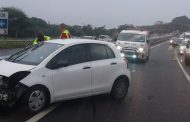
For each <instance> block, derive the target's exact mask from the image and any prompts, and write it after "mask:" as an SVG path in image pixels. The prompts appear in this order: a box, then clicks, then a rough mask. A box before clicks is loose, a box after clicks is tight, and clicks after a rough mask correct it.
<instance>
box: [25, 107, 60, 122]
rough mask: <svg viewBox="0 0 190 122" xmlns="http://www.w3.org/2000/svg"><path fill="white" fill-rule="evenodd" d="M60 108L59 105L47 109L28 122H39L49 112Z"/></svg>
mask: <svg viewBox="0 0 190 122" xmlns="http://www.w3.org/2000/svg"><path fill="white" fill-rule="evenodd" d="M58 106H59V104H56V105H52V106H50V107H49V108H47V109H45V110H43V111H41V112H40V113H38V114H36V115H34V116H33V117H32V118H30V119H29V120H27V121H26V122H37V121H38V120H40V119H41V118H42V117H44V116H45V115H47V114H48V113H49V112H51V111H53V110H54V109H55V108H56V107H58Z"/></svg>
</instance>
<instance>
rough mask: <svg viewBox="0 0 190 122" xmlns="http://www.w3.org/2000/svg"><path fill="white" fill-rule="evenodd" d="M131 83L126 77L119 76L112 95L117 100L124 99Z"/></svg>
mask: <svg viewBox="0 0 190 122" xmlns="http://www.w3.org/2000/svg"><path fill="white" fill-rule="evenodd" d="M128 87H129V83H128V81H127V79H126V78H119V79H117V80H116V81H115V83H114V85H113V87H112V91H111V96H112V98H113V99H115V100H123V99H124V98H125V96H126V94H127V92H128Z"/></svg>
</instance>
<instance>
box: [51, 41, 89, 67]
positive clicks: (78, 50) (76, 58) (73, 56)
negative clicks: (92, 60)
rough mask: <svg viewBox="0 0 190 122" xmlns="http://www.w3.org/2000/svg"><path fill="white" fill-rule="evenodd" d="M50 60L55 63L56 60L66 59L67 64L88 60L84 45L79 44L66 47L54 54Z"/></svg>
mask: <svg viewBox="0 0 190 122" xmlns="http://www.w3.org/2000/svg"><path fill="white" fill-rule="evenodd" d="M52 60H53V63H55V64H56V62H58V61H67V62H68V63H69V64H68V65H69V66H70V65H75V64H79V63H84V62H86V61H88V58H87V55H86V51H85V45H82V44H81V45H75V46H71V47H68V48H67V49H65V50H63V51H62V52H60V53H59V54H58V55H56V56H55V57H54V58H53V59H52Z"/></svg>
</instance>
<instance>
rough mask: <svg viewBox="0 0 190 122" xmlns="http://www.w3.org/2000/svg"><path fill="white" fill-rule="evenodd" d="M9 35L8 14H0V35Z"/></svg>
mask: <svg viewBox="0 0 190 122" xmlns="http://www.w3.org/2000/svg"><path fill="white" fill-rule="evenodd" d="M7 34H8V12H0V35H7Z"/></svg>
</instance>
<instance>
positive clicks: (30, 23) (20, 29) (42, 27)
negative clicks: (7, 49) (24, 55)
mask: <svg viewBox="0 0 190 122" xmlns="http://www.w3.org/2000/svg"><path fill="white" fill-rule="evenodd" d="M1 11H6V12H8V13H9V34H8V36H9V37H13V38H26V37H34V36H35V35H36V32H38V31H43V32H44V33H45V34H47V35H50V36H51V37H58V36H59V34H60V32H59V25H58V24H57V25H56V24H50V23H48V22H47V21H45V20H43V19H41V18H36V17H31V18H30V17H28V16H27V15H26V14H25V13H24V12H23V11H22V10H20V9H18V8H14V7H6V8H1ZM132 26H133V25H127V24H126V25H120V26H118V28H113V29H106V28H105V26H102V27H95V28H93V27H92V25H90V24H88V25H84V26H80V25H74V26H69V25H66V28H67V29H69V31H70V32H71V34H72V35H73V36H77V37H78V36H85V35H87V36H99V35H101V34H107V35H110V36H111V37H112V38H117V35H118V32H120V31H121V30H122V29H125V28H128V27H132Z"/></svg>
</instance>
